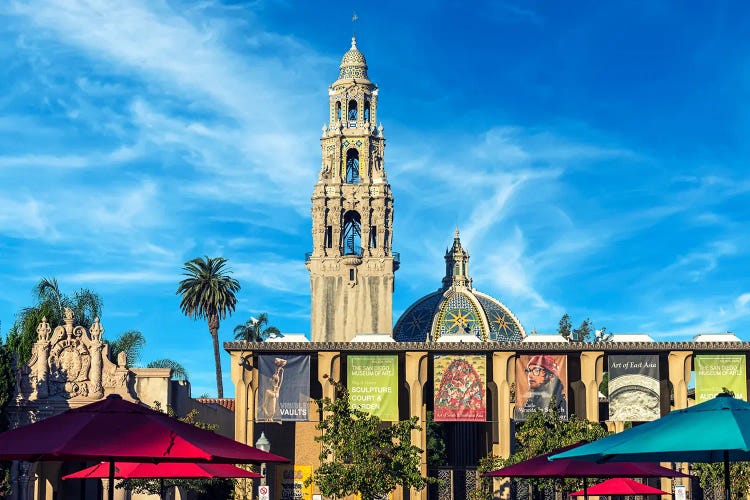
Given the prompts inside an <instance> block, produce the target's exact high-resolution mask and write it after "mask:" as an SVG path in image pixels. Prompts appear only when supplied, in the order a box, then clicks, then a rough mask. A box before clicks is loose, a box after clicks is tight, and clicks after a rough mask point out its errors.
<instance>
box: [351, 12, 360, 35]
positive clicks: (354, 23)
mask: <svg viewBox="0 0 750 500" xmlns="http://www.w3.org/2000/svg"><path fill="white" fill-rule="evenodd" d="M357 19H359V17H357V13H356V12H352V36H357V29H356V28H357Z"/></svg>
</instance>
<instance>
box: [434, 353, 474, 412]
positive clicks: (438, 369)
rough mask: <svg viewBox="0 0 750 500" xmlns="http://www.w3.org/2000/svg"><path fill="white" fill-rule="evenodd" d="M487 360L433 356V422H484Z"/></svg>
mask: <svg viewBox="0 0 750 500" xmlns="http://www.w3.org/2000/svg"><path fill="white" fill-rule="evenodd" d="M486 363H487V360H486V358H485V356H483V355H466V356H454V355H436V356H435V357H434V360H433V371H434V374H435V380H434V382H433V387H434V394H435V405H434V412H433V415H434V418H435V421H436V422H484V421H485V420H486V419H487V402H486V401H487V400H486V379H487V366H486Z"/></svg>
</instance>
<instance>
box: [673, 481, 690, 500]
mask: <svg viewBox="0 0 750 500" xmlns="http://www.w3.org/2000/svg"><path fill="white" fill-rule="evenodd" d="M686 499H687V491H685V486H684V485H679V484H678V485H675V487H674V500H686Z"/></svg>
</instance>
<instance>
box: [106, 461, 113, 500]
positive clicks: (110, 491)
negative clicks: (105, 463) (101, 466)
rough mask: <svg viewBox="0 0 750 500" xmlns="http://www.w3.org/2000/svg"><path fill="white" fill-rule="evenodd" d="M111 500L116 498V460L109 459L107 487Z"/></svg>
mask: <svg viewBox="0 0 750 500" xmlns="http://www.w3.org/2000/svg"><path fill="white" fill-rule="evenodd" d="M107 490H108V493H109V495H108V496H109V500H114V498H115V459H114V458H110V459H109V484H108V485H107Z"/></svg>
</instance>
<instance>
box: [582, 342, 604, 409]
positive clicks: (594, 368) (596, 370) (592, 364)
mask: <svg viewBox="0 0 750 500" xmlns="http://www.w3.org/2000/svg"><path fill="white" fill-rule="evenodd" d="M603 372H604V352H603V351H583V352H581V382H583V386H584V387H585V388H586V419H587V420H590V421H591V422H598V421H599V384H601V383H602V374H603Z"/></svg>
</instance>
